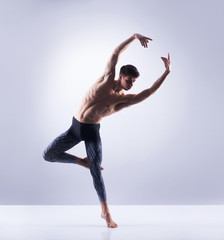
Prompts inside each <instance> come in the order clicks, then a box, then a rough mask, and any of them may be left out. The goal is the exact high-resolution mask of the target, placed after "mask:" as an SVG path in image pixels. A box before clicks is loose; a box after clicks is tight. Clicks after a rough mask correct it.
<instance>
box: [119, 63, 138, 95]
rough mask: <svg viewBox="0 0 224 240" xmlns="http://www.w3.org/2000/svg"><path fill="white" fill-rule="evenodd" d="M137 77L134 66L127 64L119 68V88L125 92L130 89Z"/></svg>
mask: <svg viewBox="0 0 224 240" xmlns="http://www.w3.org/2000/svg"><path fill="white" fill-rule="evenodd" d="M139 76H140V74H139V72H138V69H137V68H136V67H135V66H133V65H130V64H128V65H124V66H122V67H121V69H120V73H119V79H118V81H119V82H120V85H121V87H122V88H123V89H124V90H126V91H127V90H129V89H131V88H132V86H133V83H134V82H135V81H136V78H138V77H139Z"/></svg>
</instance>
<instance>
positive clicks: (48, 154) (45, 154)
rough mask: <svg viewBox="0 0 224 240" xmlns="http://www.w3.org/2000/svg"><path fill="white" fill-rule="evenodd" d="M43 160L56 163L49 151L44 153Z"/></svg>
mask: <svg viewBox="0 0 224 240" xmlns="http://www.w3.org/2000/svg"><path fill="white" fill-rule="evenodd" d="M42 156H43V159H44V160H46V161H48V162H55V157H53V156H52V155H51V154H50V153H49V152H48V151H46V150H45V151H44V152H43V154H42Z"/></svg>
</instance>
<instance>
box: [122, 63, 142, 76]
mask: <svg viewBox="0 0 224 240" xmlns="http://www.w3.org/2000/svg"><path fill="white" fill-rule="evenodd" d="M120 74H122V75H124V76H128V75H131V76H132V77H135V78H137V77H139V76H140V73H139V72H138V69H137V68H136V67H135V66H133V65H130V64H128V65H124V66H122V67H121V69H120Z"/></svg>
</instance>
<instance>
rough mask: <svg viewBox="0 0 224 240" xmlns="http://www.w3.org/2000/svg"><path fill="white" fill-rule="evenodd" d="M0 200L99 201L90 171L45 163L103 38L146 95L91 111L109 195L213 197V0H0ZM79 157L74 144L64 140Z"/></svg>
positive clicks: (219, 156) (217, 146)
mask: <svg viewBox="0 0 224 240" xmlns="http://www.w3.org/2000/svg"><path fill="white" fill-rule="evenodd" d="M0 5H1V6H0V11H1V12H0V28H1V39H0V43H1V44H0V46H1V49H0V51H1V58H0V61H1V62H0V65H1V73H0V74H1V95H0V96H1V124H0V131H1V134H0V140H1V161H0V169H1V174H0V204H98V198H97V195H96V192H95V190H94V188H93V184H92V178H91V176H90V174H89V171H88V170H87V169H85V168H81V167H79V166H77V165H69V164H60V163H48V162H45V161H44V160H43V159H42V151H43V150H44V148H45V147H46V146H47V145H48V144H49V143H50V142H51V141H52V140H53V139H54V138H55V137H57V136H58V135H59V134H60V133H62V132H64V131H65V130H67V128H68V127H69V126H70V124H71V119H72V116H73V114H74V113H75V111H76V109H77V107H78V105H79V103H80V100H81V98H82V96H83V94H84V93H85V92H86V91H87V90H88V88H89V87H90V86H91V84H93V83H94V81H95V80H96V79H97V78H98V77H99V76H100V75H101V74H102V72H103V70H104V67H105V65H106V62H107V60H108V58H109V56H110V54H111V53H112V51H113V49H114V48H115V47H116V46H117V45H118V44H120V43H121V42H122V41H124V40H125V39H126V38H128V37H130V36H131V35H132V34H133V33H135V32H137V33H141V34H143V35H146V36H149V37H151V38H152V39H153V42H151V43H150V45H149V48H148V49H144V48H143V47H141V46H140V44H139V42H137V41H135V42H133V43H132V45H131V46H130V47H129V48H128V49H127V50H126V51H125V52H124V53H123V54H122V56H121V57H120V60H119V63H118V65H117V72H118V70H119V68H120V67H121V66H122V65H123V64H127V63H131V64H134V65H136V66H137V67H138V69H139V71H140V73H141V76H140V78H139V79H138V80H137V82H136V84H135V86H134V87H133V89H132V90H131V92H132V93H135V92H136V93H137V92H139V91H141V90H143V89H145V88H148V87H150V86H151V85H152V84H153V82H154V81H155V80H156V79H157V78H158V77H160V75H161V74H162V73H163V71H164V66H163V62H162V60H161V59H160V57H161V56H165V57H166V56H167V54H168V52H169V53H170V55H171V61H172V67H173V71H172V73H171V75H170V76H169V77H168V78H167V79H166V81H165V82H164V84H163V85H162V87H161V88H160V89H159V90H158V92H156V93H155V94H154V95H153V96H152V97H150V98H149V99H148V100H146V101H145V102H143V103H141V104H139V105H136V106H133V107H131V108H128V109H125V110H123V111H122V112H119V113H116V114H114V115H112V116H110V117H108V118H105V119H104V120H103V121H102V122H101V136H102V139H103V156H104V158H103V163H102V165H103V166H104V168H105V170H104V171H103V177H104V181H105V184H106V189H107V195H108V202H109V203H110V204H223V203H224V192H223V181H224V174H223V168H224V164H223V159H224V158H223V155H224V154H223V130H224V129H223V120H224V119H223V118H224V117H223V116H224V114H223V100H224V97H223V87H224V83H223V42H224V34H223V20H224V17H223V7H224V6H223V5H224V4H223V1H214V0H213V1H172V0H171V1H142V0H138V1H99V0H95V1H91V0H89V1H66V0H61V1H60V0H58V1H53V0H52V1H51V0H46V1H44V0H42V1H1V2H0ZM70 152H71V153H74V154H76V155H79V156H81V157H84V156H85V149H84V144H80V145H79V146H77V147H76V148H74V149H72V150H70Z"/></svg>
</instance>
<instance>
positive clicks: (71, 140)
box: [43, 117, 106, 201]
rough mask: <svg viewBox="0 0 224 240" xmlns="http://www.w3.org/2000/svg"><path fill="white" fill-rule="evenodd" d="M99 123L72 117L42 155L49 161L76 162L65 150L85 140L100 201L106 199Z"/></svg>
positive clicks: (74, 157)
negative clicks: (88, 122)
mask: <svg viewBox="0 0 224 240" xmlns="http://www.w3.org/2000/svg"><path fill="white" fill-rule="evenodd" d="M99 130H100V124H87V123H80V122H79V121H78V120H76V119H75V118H74V117H73V119H72V125H71V127H70V128H69V129H68V130H67V131H66V132H64V133H62V134H61V135H60V136H58V137H57V138H56V139H55V140H54V141H53V142H52V143H51V144H50V145H49V146H48V147H47V148H46V149H45V151H44V153H43V157H44V159H45V160H46V161H49V162H62V163H76V159H77V157H76V156H74V155H71V154H69V153H66V152H65V151H67V150H69V149H70V148H72V147H74V146H75V145H76V144H78V143H79V142H81V141H85V147H86V153H87V157H88V161H89V166H90V173H91V175H92V177H93V184H94V187H95V189H96V192H97V194H98V197H99V200H100V201H106V190H105V186H104V181H103V177H102V174H101V168H100V167H101V162H102V144H101V138H100V132H99Z"/></svg>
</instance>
